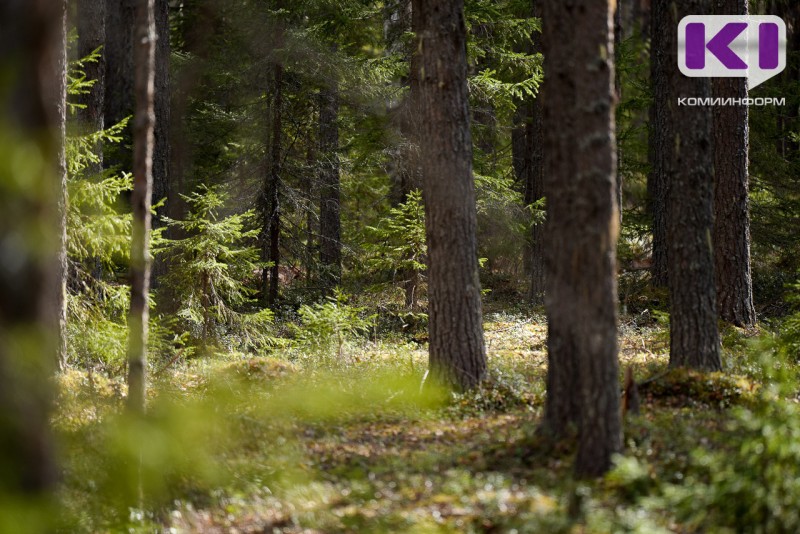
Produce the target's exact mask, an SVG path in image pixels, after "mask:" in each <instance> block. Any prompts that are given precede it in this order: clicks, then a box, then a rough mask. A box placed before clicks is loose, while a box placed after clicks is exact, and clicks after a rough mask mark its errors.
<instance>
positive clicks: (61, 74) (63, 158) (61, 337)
mask: <svg viewBox="0 0 800 534" xmlns="http://www.w3.org/2000/svg"><path fill="white" fill-rule="evenodd" d="M54 2H55V3H56V4H57V5H58V9H59V17H60V19H61V23H60V24H59V26H58V28H59V33H58V41H59V43H58V57H57V63H56V65H55V68H56V75H55V77H54V79H55V80H56V84H55V85H54V86H53V90H54V94H53V95H52V96H51V100H50V105H52V106H53V107H54V110H53V113H54V115H55V117H56V120H57V126H56V127H57V130H58V146H57V152H58V155H57V160H58V178H59V182H60V187H59V188H58V215H59V234H58V280H59V289H58V291H57V293H56V300H55V309H56V312H57V313H58V319H57V324H58V361H57V364H56V365H57V368H58V370H59V371H63V370H65V369H66V367H67V277H68V276H69V271H68V259H67V200H68V199H67V196H68V195H67V154H66V141H67V2H66V0H57V1H56V0H54Z"/></svg>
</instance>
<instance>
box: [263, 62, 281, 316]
mask: <svg viewBox="0 0 800 534" xmlns="http://www.w3.org/2000/svg"><path fill="white" fill-rule="evenodd" d="M272 71H273V83H274V87H273V90H274V95H273V101H272V132H271V139H270V154H269V157H270V161H269V172H267V174H266V175H265V177H264V185H263V187H262V190H261V202H260V204H261V206H260V209H261V211H262V217H263V220H262V227H261V242H262V254H261V257H262V259H263V260H264V261H265V262H269V263H271V264H272V265H271V266H269V267H265V268H264V270H263V271H262V275H261V280H262V293H263V295H264V298H265V301H266V304H267V306H269V307H274V306H275V303H276V302H277V300H278V281H279V280H278V268H279V265H280V237H281V226H280V225H281V212H280V180H281V143H282V138H283V136H282V133H283V122H282V114H281V106H282V105H283V102H282V101H283V67H282V66H281V65H280V64H278V63H275V64H274V65H273V67H272Z"/></svg>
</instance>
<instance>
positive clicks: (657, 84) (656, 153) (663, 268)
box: [647, 1, 677, 287]
mask: <svg viewBox="0 0 800 534" xmlns="http://www.w3.org/2000/svg"><path fill="white" fill-rule="evenodd" d="M668 10H669V4H668V2H666V1H659V2H655V4H654V5H653V7H652V10H651V21H652V23H651V33H652V37H651V39H652V40H651V43H650V80H651V81H650V83H651V85H652V88H653V103H652V105H651V107H650V133H649V136H650V138H649V151H650V152H649V159H650V174H648V176H647V200H648V211H649V212H650V216H651V222H652V233H653V266H652V268H651V270H650V273H651V275H652V278H651V283H652V285H653V287H667V165H668V163H669V159H670V157H671V153H672V145H670V141H671V140H672V137H673V134H672V131H671V130H670V128H671V127H672V123H670V122H669V121H668V120H667V110H668V107H669V105H670V98H672V95H671V94H670V91H669V76H670V73H671V72H673V71H674V69H673V66H674V65H675V63H674V62H673V63H669V61H670V60H675V57H674V56H673V55H672V53H670V51H671V50H674V49H676V47H677V38H676V33H677V30H675V28H677V26H675V27H672V26H670V25H669V24H667V22H666V21H667V20H669V18H670V14H669V12H668ZM676 24H677V23H676ZM673 53H674V52H673ZM675 75H676V76H677V74H675Z"/></svg>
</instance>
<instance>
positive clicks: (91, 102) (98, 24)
mask: <svg viewBox="0 0 800 534" xmlns="http://www.w3.org/2000/svg"><path fill="white" fill-rule="evenodd" d="M77 18H78V56H79V57H81V58H84V57H86V56H88V55H89V54H91V53H92V52H94V51H95V50H97V49H98V48H100V58H99V59H98V60H97V62H96V63H87V64H86V65H84V71H85V72H86V79H87V80H94V85H92V87H91V88H90V89H89V91H88V92H87V94H85V95H80V97H79V102H80V103H81V104H83V105H84V106H85V107H84V108H83V109H81V110H79V111H78V119H79V120H80V122H81V125H82V127H83V128H84V131H86V132H99V131H100V130H102V129H104V128H105V121H104V120H103V113H104V105H103V103H104V101H105V87H106V82H105V80H106V73H105V70H106V51H105V49H104V47H105V44H106V0H79V1H78V16H77ZM101 47H102V48H101ZM94 153H95V154H96V155H97V156H98V158H99V161H98V162H97V163H90V164H89V168H88V169H87V170H88V172H89V174H93V175H97V174H100V173H101V172H102V171H103V144H102V143H97V145H96V146H95V147H94Z"/></svg>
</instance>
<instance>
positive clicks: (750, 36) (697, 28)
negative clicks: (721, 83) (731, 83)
mask: <svg viewBox="0 0 800 534" xmlns="http://www.w3.org/2000/svg"><path fill="white" fill-rule="evenodd" d="M678 67H679V68H680V70H681V72H682V73H683V74H685V75H686V76H690V77H702V78H732V77H736V78H747V79H748V85H749V87H750V89H752V88H754V87H756V86H758V85H760V84H762V83H764V82H765V81H767V80H769V79H770V78H772V77H773V76H775V75H777V74H779V73H780V72H781V71H783V69H784V68H786V25H785V24H784V22H783V20H781V19H780V18H779V17H775V16H769V15H766V16H762V15H754V16H749V17H743V16H727V15H709V16H700V15H693V16H689V17H685V18H684V19H683V20H681V22H680V24H679V25H678Z"/></svg>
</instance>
